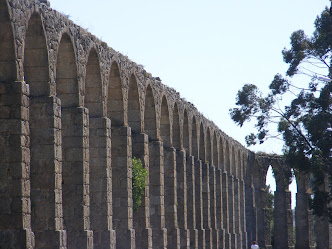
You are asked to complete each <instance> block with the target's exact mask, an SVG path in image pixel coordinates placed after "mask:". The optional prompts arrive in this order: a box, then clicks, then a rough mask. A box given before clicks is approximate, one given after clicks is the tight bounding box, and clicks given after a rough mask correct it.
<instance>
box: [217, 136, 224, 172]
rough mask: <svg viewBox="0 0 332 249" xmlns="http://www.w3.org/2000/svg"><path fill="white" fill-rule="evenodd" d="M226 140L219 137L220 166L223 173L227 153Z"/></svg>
mask: <svg viewBox="0 0 332 249" xmlns="http://www.w3.org/2000/svg"><path fill="white" fill-rule="evenodd" d="M223 141H224V140H223V139H222V137H221V136H220V137H219V150H218V167H219V169H221V172H222V173H223V172H224V171H225V153H224V142H223Z"/></svg>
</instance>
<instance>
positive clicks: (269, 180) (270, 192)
mask: <svg viewBox="0 0 332 249" xmlns="http://www.w3.org/2000/svg"><path fill="white" fill-rule="evenodd" d="M276 187H277V184H276V179H275V177H274V173H273V168H272V166H271V165H269V167H268V170H267V173H266V179H265V193H266V206H265V208H266V209H267V210H268V217H267V218H268V222H269V229H270V234H269V236H270V241H271V245H272V247H273V246H274V194H275V191H276Z"/></svg>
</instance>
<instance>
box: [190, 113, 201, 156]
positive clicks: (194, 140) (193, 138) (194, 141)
mask: <svg viewBox="0 0 332 249" xmlns="http://www.w3.org/2000/svg"><path fill="white" fill-rule="evenodd" d="M197 141H198V136H197V125H196V118H195V116H193V119H192V124H191V153H192V155H193V156H194V157H195V158H196V159H197V160H199V154H198V144H197Z"/></svg>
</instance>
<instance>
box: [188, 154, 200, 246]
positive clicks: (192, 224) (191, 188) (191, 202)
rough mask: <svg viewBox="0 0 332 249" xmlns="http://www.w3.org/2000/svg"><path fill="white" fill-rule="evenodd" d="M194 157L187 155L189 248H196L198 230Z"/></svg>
mask: <svg viewBox="0 0 332 249" xmlns="http://www.w3.org/2000/svg"><path fill="white" fill-rule="evenodd" d="M196 173H197V172H195V158H194V157H193V156H188V157H187V212H188V219H187V223H188V229H189V232H190V248H193V249H198V230H197V229H196V198H195V193H196V188H199V186H196V181H195V174H196Z"/></svg>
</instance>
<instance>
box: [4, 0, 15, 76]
mask: <svg viewBox="0 0 332 249" xmlns="http://www.w3.org/2000/svg"><path fill="white" fill-rule="evenodd" d="M0 24H1V26H0V82H13V81H15V80H16V79H17V73H16V62H15V61H16V60H15V43H14V36H13V30H12V26H11V23H10V16H9V12H8V5H7V1H5V0H1V1H0Z"/></svg>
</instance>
